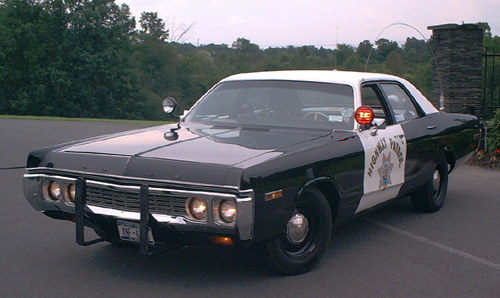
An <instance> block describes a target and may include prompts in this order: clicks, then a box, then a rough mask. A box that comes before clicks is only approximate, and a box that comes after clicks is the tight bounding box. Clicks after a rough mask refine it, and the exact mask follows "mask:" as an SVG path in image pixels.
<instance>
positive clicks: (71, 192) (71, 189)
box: [66, 183, 76, 204]
mask: <svg viewBox="0 0 500 298" xmlns="http://www.w3.org/2000/svg"><path fill="white" fill-rule="evenodd" d="M75 191H76V188H75V184H74V183H71V184H68V186H67V188H66V197H67V198H68V201H70V202H71V203H73V204H74V203H75Z"/></svg>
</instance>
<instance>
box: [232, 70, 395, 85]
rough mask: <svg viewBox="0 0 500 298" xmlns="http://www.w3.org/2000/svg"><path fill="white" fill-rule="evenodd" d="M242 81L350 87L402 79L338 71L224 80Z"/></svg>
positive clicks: (272, 73)
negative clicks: (315, 83) (290, 82)
mask: <svg viewBox="0 0 500 298" xmlns="http://www.w3.org/2000/svg"><path fill="white" fill-rule="evenodd" d="M241 80H287V81H308V82H321V83H338V84H348V85H353V86H355V85H359V83H361V82H364V81H375V80H396V81H400V80H401V78H399V77H396V76H392V75H387V74H381V73H369V72H354V71H338V70H278V71H263V72H252V73H241V74H236V75H232V76H230V77H227V78H225V79H224V80H222V81H223V82H225V81H241Z"/></svg>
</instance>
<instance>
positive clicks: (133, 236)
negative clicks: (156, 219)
mask: <svg viewBox="0 0 500 298" xmlns="http://www.w3.org/2000/svg"><path fill="white" fill-rule="evenodd" d="M116 224H117V226H118V233H120V239H122V240H125V241H131V242H140V241H141V225H140V224H137V223H134V222H128V221H123V220H118V221H116ZM148 243H149V244H151V245H153V244H155V240H154V239H153V232H152V231H151V228H148Z"/></svg>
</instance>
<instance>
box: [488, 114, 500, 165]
mask: <svg viewBox="0 0 500 298" xmlns="http://www.w3.org/2000/svg"><path fill="white" fill-rule="evenodd" d="M488 152H490V153H491V154H493V155H495V156H500V109H499V110H497V112H496V113H495V118H494V119H493V125H491V127H489V128H488Z"/></svg>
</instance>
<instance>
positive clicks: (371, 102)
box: [361, 85, 389, 121]
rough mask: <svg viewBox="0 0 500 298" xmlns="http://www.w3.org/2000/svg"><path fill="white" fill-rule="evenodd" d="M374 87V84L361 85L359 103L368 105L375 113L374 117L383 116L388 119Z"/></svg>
mask: <svg viewBox="0 0 500 298" xmlns="http://www.w3.org/2000/svg"><path fill="white" fill-rule="evenodd" d="M376 88H377V87H376V86H375V85H366V86H363V87H361V104H362V105H363V106H368V107H370V108H371V109H372V110H373V112H374V113H375V118H383V119H385V120H386V121H388V120H389V119H388V118H387V113H386V112H385V109H384V106H383V105H382V102H381V101H380V97H379V95H378V93H377V91H376Z"/></svg>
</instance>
